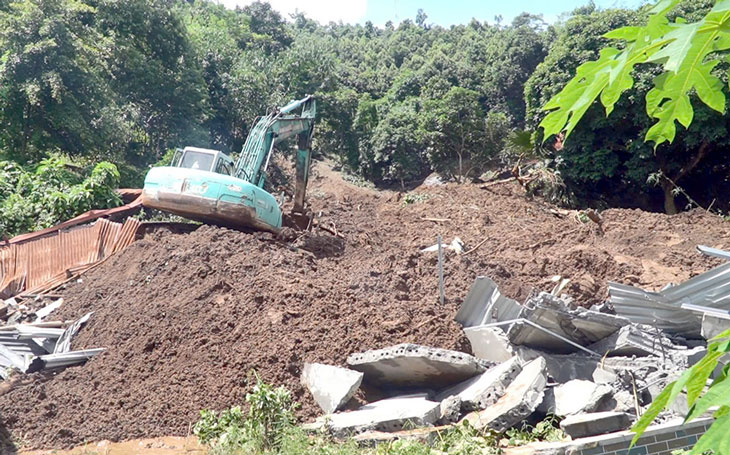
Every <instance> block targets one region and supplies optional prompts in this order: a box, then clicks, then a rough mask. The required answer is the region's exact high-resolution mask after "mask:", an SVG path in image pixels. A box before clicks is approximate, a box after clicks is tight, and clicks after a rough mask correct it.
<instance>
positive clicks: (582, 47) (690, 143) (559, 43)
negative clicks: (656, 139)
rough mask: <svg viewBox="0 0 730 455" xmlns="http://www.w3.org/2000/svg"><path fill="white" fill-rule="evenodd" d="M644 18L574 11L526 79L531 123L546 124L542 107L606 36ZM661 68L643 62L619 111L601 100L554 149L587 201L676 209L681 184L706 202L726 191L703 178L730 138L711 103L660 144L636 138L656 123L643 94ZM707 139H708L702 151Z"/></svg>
mask: <svg viewBox="0 0 730 455" xmlns="http://www.w3.org/2000/svg"><path fill="white" fill-rule="evenodd" d="M706 8H707V6H706V5H704V4H702V3H697V2H693V3H692V4H691V5H686V6H685V8H684V9H683V12H682V14H683V15H684V16H685V17H689V18H692V17H697V16H700V17H701V16H703V15H704V13H706V11H707V9H706ZM645 18H646V13H645V12H643V11H629V10H605V11H601V10H597V9H595V8H593V9H582V10H581V11H580V14H574V15H573V16H572V17H571V18H570V19H569V20H568V21H567V22H566V23H565V24H564V25H563V26H562V27H560V28H559V29H558V30H557V36H556V38H555V40H554V45H553V46H552V48H551V50H550V53H549V54H548V57H547V58H546V59H545V61H544V62H543V63H541V64H540V65H539V66H538V68H537V69H536V71H535V72H534V74H533V75H532V76H531V77H530V80H529V81H528V82H527V84H526V90H525V97H526V102H527V123H528V125H530V126H534V125H537V123H539V121H540V120H541V117H543V116H544V111H541V109H540V108H541V107H542V106H543V105H544V104H545V103H546V102H547V100H548V99H550V97H552V96H554V95H555V94H557V93H558V92H559V91H560V90H561V88H562V87H564V86H565V84H566V83H567V82H568V81H569V80H570V77H571V74H573V73H574V71H575V70H576V68H577V67H578V66H579V65H581V64H583V63H585V62H587V61H590V60H592V59H594V58H596V57H598V55H599V51H600V49H601V48H602V47H604V46H606V45H607V44H608V43H609V40H608V39H606V38H603V35H605V34H606V33H608V32H609V31H610V30H611V29H615V28H617V27H626V26H636V25H637V24H639V23H641V21H642V20H644V19H645ZM660 71H661V69H660V68H659V67H658V65H645V66H642V67H638V68H637V70H636V71H634V73H633V78H634V81H635V82H634V84H633V87H632V88H631V89H629V90H627V92H626V96H624V97H622V98H621V99H619V101H618V102H617V103H616V104H615V105H614V109H613V112H612V114H611V115H610V116H608V117H607V116H606V115H605V113H604V112H602V111H601V109H599V106H598V103H595V104H593V105H591V106H590V107H589V108H588V109H587V111H586V112H585V115H584V118H583V120H582V121H581V122H580V123H578V124H577V125H576V127H575V129H574V130H573V131H572V132H571V134H570V139H569V140H568V141H566V142H565V143H564V144H563V148H562V149H561V150H559V151H555V152H554V154H555V156H556V157H557V158H559V160H558V163H559V164H558V166H559V170H560V171H561V174H562V175H563V177H564V179H565V182H566V183H567V184H568V186H569V188H570V189H571V190H572V191H573V192H574V193H575V195H576V196H577V197H578V199H579V200H581V201H582V203H583V204H596V203H598V204H600V205H604V204H605V205H606V206H616V205H629V206H632V207H636V206H639V207H643V208H649V209H660V208H663V209H664V210H665V211H666V212H667V213H676V212H677V211H678V207H677V199H678V196H677V189H676V188H677V187H676V185H678V184H682V185H683V186H686V187H687V188H688V189H690V190H691V189H693V188H695V185H696V188H697V190H699V189H700V188H701V191H698V193H699V194H698V195H697V196H695V199H697V200H699V201H701V202H704V203H705V204H707V205H709V204H710V203H711V201H712V199H713V198H715V197H718V196H720V195H721V194H722V193H723V192H724V191H725V189H724V188H723V187H720V186H718V187H717V188H712V189H711V191H708V189H707V188H706V185H705V182H706V180H702V179H700V178H699V177H700V176H703V175H706V173H707V172H709V169H711V168H712V167H715V166H716V162H717V161H720V162H721V161H723V160H724V159H725V157H724V156H723V155H724V152H723V150H724V149H725V146H726V144H728V140H729V137H728V134H727V131H728V130H727V126H728V125H727V123H726V122H727V119H724V118H718V117H716V116H713V115H712V114H711V110H710V109H709V108H707V107H705V106H700V107H699V108H698V110H697V111H696V116H695V124H694V125H693V127H692V128H690V129H689V130H688V131H687V132H686V134H685V135H683V137H681V138H679V139H678V140H676V141H674V142H673V143H671V144H669V143H665V144H663V145H662V147H660V148H658V149H657V150H656V151H654V150H652V147H651V146H650V144H646V143H644V142H643V141H641V140H637V136H638V137H642V136H644V135H645V134H646V132H647V131H648V130H649V128H651V121H650V119H649V118H648V117H647V116H646V111H645V106H644V105H643V104H642V103H641V102H640V100H642V99H644V98H645V97H646V95H647V93H648V92H649V91H650V89H651V87H652V80H653V79H654V78H655V77H656V76H657V75H658V74H659V73H660ZM702 144H706V145H705V146H704V148H703V149H702V150H700V147H701V146H702ZM708 150H714V151H715V152H714V153H715V154H716V157H712V154H708V153H706V152H707V151H708ZM698 151H701V152H702V153H698ZM698 156H699V157H700V159H699V160H698V159H697V157H698ZM657 177H658V178H657ZM647 180H649V183H647ZM626 195H630V198H627V197H626ZM688 202H689V201H688Z"/></svg>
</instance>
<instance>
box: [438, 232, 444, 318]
mask: <svg viewBox="0 0 730 455" xmlns="http://www.w3.org/2000/svg"><path fill="white" fill-rule="evenodd" d="M437 240H438V245H439V299H440V300H441V305H443V304H444V299H445V295H444V294H445V291H444V251H443V249H442V248H441V234H439V235H438V237H437Z"/></svg>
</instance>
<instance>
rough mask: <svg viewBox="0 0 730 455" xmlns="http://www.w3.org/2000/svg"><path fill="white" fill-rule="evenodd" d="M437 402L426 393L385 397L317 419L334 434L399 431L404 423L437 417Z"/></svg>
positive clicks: (428, 421)
mask: <svg viewBox="0 0 730 455" xmlns="http://www.w3.org/2000/svg"><path fill="white" fill-rule="evenodd" d="M439 408H440V403H439V402H437V401H430V400H428V398H427V395H426V394H418V395H409V396H401V397H395V398H388V399H385V400H380V401H376V402H374V403H370V404H366V405H365V406H363V407H361V408H360V409H358V410H356V411H351V412H338V413H335V414H330V415H328V416H324V417H320V418H318V419H317V424H318V425H319V426H320V427H326V428H328V429H329V430H330V431H332V432H333V433H334V434H335V435H337V436H347V435H349V434H354V433H362V432H364V431H399V430H402V429H403V427H404V425H406V424H407V423H410V424H413V425H416V426H426V425H432V424H434V423H436V421H437V420H438V419H439Z"/></svg>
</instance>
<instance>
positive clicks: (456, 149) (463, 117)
mask: <svg viewBox="0 0 730 455" xmlns="http://www.w3.org/2000/svg"><path fill="white" fill-rule="evenodd" d="M424 112H425V124H426V125H425V130H426V131H428V133H427V136H428V148H427V149H426V156H427V157H428V160H429V163H430V164H431V168H432V169H434V170H436V171H439V172H441V173H444V174H446V175H448V176H456V177H458V178H459V179H461V180H463V179H466V178H468V177H469V176H470V175H473V174H474V173H476V174H477V175H479V174H481V170H482V168H483V166H484V164H485V163H486V162H487V161H488V160H489V159H490V158H492V156H489V155H487V154H486V153H485V151H486V150H487V148H486V146H485V145H486V144H485V143H484V139H485V133H486V131H485V130H486V128H485V116H484V111H483V110H482V108H481V106H480V105H479V94H478V93H477V92H475V91H473V90H468V89H464V88H461V87H452V88H451V89H450V90H449V91H448V92H447V93H446V95H445V96H444V97H443V98H442V99H439V100H429V101H427V102H426V104H425V105H424Z"/></svg>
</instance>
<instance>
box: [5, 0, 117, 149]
mask: <svg viewBox="0 0 730 455" xmlns="http://www.w3.org/2000/svg"><path fill="white" fill-rule="evenodd" d="M96 14H97V10H96V8H94V6H92V4H91V2H84V1H71V0H47V1H46V0H25V1H22V2H17V3H11V4H10V5H9V6H8V7H7V8H4V9H1V10H0V49H2V58H1V59H0V61H1V62H2V63H0V120H1V121H2V124H3V128H2V131H0V146H2V148H4V149H6V150H11V151H12V154H13V156H14V157H16V158H17V159H19V160H21V161H28V160H37V159H39V158H42V157H43V154H44V153H45V152H46V151H47V150H52V149H61V150H65V151H67V152H69V153H73V154H91V153H93V152H101V151H104V150H107V145H108V142H110V141H111V142H114V140H115V139H116V138H118V137H119V136H123V135H124V134H125V132H124V130H125V125H124V123H123V122H121V121H120V119H119V117H118V116H119V111H118V106H117V105H116V103H115V99H114V97H113V96H112V94H111V93H110V92H109V90H108V85H107V82H106V79H107V78H108V72H107V67H106V62H105V59H104V47H105V46H106V45H108V44H109V40H108V39H107V38H106V37H104V36H103V35H102V34H100V33H99V32H98V31H97V30H95V29H94V28H93V27H92V28H90V27H88V26H87V24H88V23H89V21H93V18H94V16H95V15H96Z"/></svg>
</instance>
